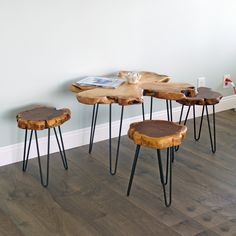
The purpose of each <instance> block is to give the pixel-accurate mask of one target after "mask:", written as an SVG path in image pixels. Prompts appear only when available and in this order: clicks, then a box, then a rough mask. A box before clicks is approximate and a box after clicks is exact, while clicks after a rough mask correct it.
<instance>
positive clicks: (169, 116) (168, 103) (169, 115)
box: [166, 100, 173, 121]
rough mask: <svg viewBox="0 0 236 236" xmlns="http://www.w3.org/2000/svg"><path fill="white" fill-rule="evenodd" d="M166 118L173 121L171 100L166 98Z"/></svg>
mask: <svg viewBox="0 0 236 236" xmlns="http://www.w3.org/2000/svg"><path fill="white" fill-rule="evenodd" d="M166 111H167V120H168V121H173V112H172V101H171V100H166Z"/></svg>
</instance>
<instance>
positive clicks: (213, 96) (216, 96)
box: [177, 87, 223, 106]
mask: <svg viewBox="0 0 236 236" xmlns="http://www.w3.org/2000/svg"><path fill="white" fill-rule="evenodd" d="M197 92H198V93H197V95H196V96H195V97H185V98H183V99H181V100H178V101H177V102H178V103H180V104H183V105H186V106H191V105H215V104H217V103H219V102H220V100H221V98H222V97H223V96H222V94H220V93H219V92H216V91H213V90H212V89H211V88H207V87H200V88H198V89H197Z"/></svg>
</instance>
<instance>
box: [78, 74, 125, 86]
mask: <svg viewBox="0 0 236 236" xmlns="http://www.w3.org/2000/svg"><path fill="white" fill-rule="evenodd" d="M124 82H125V80H122V79H115V78H106V77H99V76H89V77H85V78H84V79H81V80H79V81H77V82H76V83H77V84H78V85H80V86H98V87H103V88H117V87H118V86H120V85H121V84H123V83H124Z"/></svg>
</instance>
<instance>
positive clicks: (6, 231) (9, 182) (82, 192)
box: [0, 111, 236, 236]
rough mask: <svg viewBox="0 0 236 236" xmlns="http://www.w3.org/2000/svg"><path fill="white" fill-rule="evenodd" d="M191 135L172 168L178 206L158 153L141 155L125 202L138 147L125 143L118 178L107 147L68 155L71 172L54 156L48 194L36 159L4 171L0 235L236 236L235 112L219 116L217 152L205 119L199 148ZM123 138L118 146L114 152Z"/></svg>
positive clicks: (0, 189)
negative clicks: (165, 186) (167, 196)
mask: <svg viewBox="0 0 236 236" xmlns="http://www.w3.org/2000/svg"><path fill="white" fill-rule="evenodd" d="M187 126H188V128H189V129H188V135H187V138H186V140H185V141H184V142H183V144H182V146H181V147H180V150H179V151H178V152H177V153H176V159H175V162H174V166H173V202H172V205H171V207H170V208H166V207H165V206H164V202H163V200H164V199H163V192H162V188H161V184H160V180H159V172H158V163H157V157H156V152H155V150H151V149H146V148H141V151H140V158H139V160H138V163H137V169H136V174H135V177H134V182H133V186H132V190H131V195H130V197H126V190H127V185H128V179H129V175H130V170H131V164H132V161H133V155H134V151H135V145H134V144H133V143H132V142H131V140H129V139H128V137H127V136H124V137H122V139H121V149H120V160H119V164H118V172H117V175H116V176H111V175H109V172H108V160H107V156H108V142H107V141H106V142H105V141H104V142H100V143H96V144H94V147H93V152H92V154H91V155H89V154H88V146H84V147H79V148H75V149H72V150H69V151H67V158H68V165H69V170H68V171H65V170H64V169H63V166H62V163H61V160H60V157H59V155H58V154H54V155H52V158H51V162H50V178H49V186H48V188H43V187H42V186H41V184H40V179H39V172H38V164H37V159H34V160H30V161H29V165H28V170H27V172H26V173H23V172H22V170H21V164H22V163H16V164H12V165H9V166H4V167H1V168H0V235H6V236H15V235H17V236H18V235H19V236H22V235H28V236H38V235H39V236H42V235H43V236H47V235H50V236H51V235H52V236H61V235H66V236H67V235H68V236H70V235H82V236H83V235H85V236H86V235H109V236H110V235H125V236H127V235H129V236H132V235H136V236H138V235H146V236H147V235H160V236H162V235H163V236H172V235H186V236H191V235H198V236H205V235H209V236H216V235H236V154H235V149H236V112H233V111H225V112H220V113H217V114H216V127H217V152H216V153H215V154H212V153H211V150H210V143H209V135H208V129H207V123H206V120H204V123H203V130H202V131H203V133H202V137H201V139H200V141H199V142H195V141H193V129H192V121H189V122H188V124H187ZM115 144H116V139H114V140H113V145H114V146H113V147H114V148H115Z"/></svg>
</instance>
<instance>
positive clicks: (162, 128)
mask: <svg viewBox="0 0 236 236" xmlns="http://www.w3.org/2000/svg"><path fill="white" fill-rule="evenodd" d="M186 132H187V127H186V126H184V125H177V124H175V123H174V122H171V121H165V120H145V121H141V122H136V123H132V124H131V125H130V128H129V131H128V136H129V138H130V139H133V141H134V143H135V144H138V145H144V146H146V147H150V148H155V149H165V148H168V147H174V146H178V145H180V144H181V143H182V140H183V139H184V138H185V136H186Z"/></svg>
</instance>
